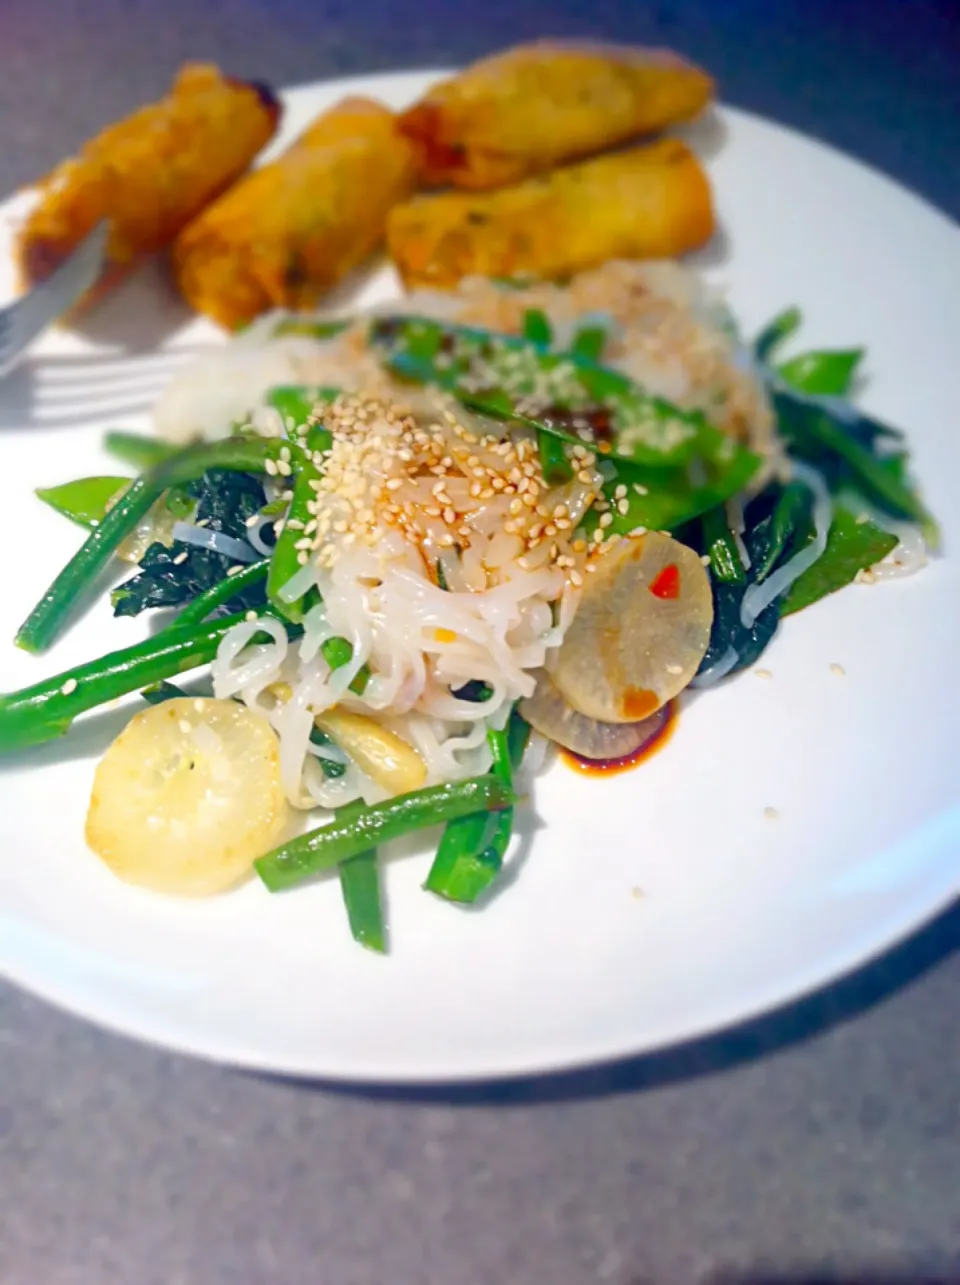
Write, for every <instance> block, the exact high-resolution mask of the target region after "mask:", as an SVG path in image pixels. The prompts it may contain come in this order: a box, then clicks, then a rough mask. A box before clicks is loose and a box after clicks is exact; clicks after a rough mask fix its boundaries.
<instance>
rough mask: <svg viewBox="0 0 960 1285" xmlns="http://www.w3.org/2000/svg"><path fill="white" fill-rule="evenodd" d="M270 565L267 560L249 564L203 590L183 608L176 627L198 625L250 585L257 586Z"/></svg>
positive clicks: (263, 559)
mask: <svg viewBox="0 0 960 1285" xmlns="http://www.w3.org/2000/svg"><path fill="white" fill-rule="evenodd" d="M269 565H270V563H269V560H268V559H267V558H262V559H261V560H260V561H259V562H251V563H250V565H249V566H246V567H244V568H243V570H242V571H238V572H237V573H236V574H235V575H232V576H224V577H223V579H222V580H218V581H217V583H216V584H215V585H211V586H210V588H209V589H205V590H204V592H203V593H200V594H197V596H196V598H194V600H193V601H192V602H191V603H188V605H187V606H186V607H184V609H183V611H181V612H180V614H179V616H177V619H176V622H175V623H176V624H177V625H198V624H199V623H200V622H201V621H202V620H206V618H207V617H208V616H209V615H210V613H211V612H213V611H216V609H217V608H218V607H222V606H223V604H224V603H225V602H229V601H230V599H231V598H236V597H237V595H238V594H241V593H243V592H244V590H246V589H249V588H250V586H251V585H255V584H257V583H258V582H259V581H260V580H262V579H263V578H264V576H265V575H266V574H267V568H268V567H269Z"/></svg>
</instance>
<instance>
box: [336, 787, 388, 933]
mask: <svg viewBox="0 0 960 1285" xmlns="http://www.w3.org/2000/svg"><path fill="white" fill-rule="evenodd" d="M344 810H345V809H344ZM337 873H338V874H339V876H340V892H341V895H342V897H343V904H344V906H346V909H347V919H348V921H349V923H350V931H351V933H352V934H353V939H354V941H357V942H359V943H360V945H361V946H366V948H367V950H372V951H375V952H376V953H377V954H380V955H382V954H384V953H385V952H386V949H387V943H386V932H385V927H384V922H383V906H382V904H381V898H380V862H379V860H378V858H377V850H376V848H373V849H371V850H370V851H369V852H361V853H360V855H359V856H358V857H353V858H352V859H351V860H350V861H342V862H341V863H340V865H339V866H338V867H337Z"/></svg>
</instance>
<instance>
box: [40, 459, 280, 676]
mask: <svg viewBox="0 0 960 1285" xmlns="http://www.w3.org/2000/svg"><path fill="white" fill-rule="evenodd" d="M281 449H286V450H290V451H297V453H298V455H299V454H300V452H299V449H298V448H297V447H296V446H293V447H290V446H289V445H287V444H286V443H284V442H281V441H280V440H278V439H274V438H249V439H247V438H237V437H231V438H227V439H226V440H224V441H221V442H212V443H207V442H199V443H197V444H196V445H195V446H188V447H186V448H185V449H184V450H182V451H179V452H178V453H177V454H176V455H172V456H170V457H169V459H166V460H164V461H163V463H161V464H158V465H157V466H156V467H155V468H153V469H151V470H150V471H149V472H147V473H144V474H142V475H141V476H140V477H138V478H135V479H134V480H133V482H131V483H130V486H129V488H128V489H127V491H126V492H125V494H124V495H123V496H122V498H121V499H120V500H118V501H117V503H116V504H115V505H114V506H113V508H112V509H110V511H109V512H108V513H106V514H105V515H104V518H103V520H102V522H101V523H100V525H99V526H97V527H95V528H94V529H93V530H92V531H91V532H90V534H89V535H88V536H87V538H86V540H85V541H84V542H83V544H82V545H81V546H80V549H79V550H78V551H77V552H76V553H75V554H74V556H73V557H72V558H71V559H70V561H69V562H68V563H67V565H66V566H65V567H64V569H63V570H62V571H61V572H60V574H59V575H58V576H57V577H56V579H55V580H54V582H53V584H52V585H51V586H50V587H49V589H48V590H47V591H46V593H45V594H44V595H43V597H42V598H41V599H40V601H39V602H38V603H37V605H36V606H35V607H34V609H33V611H31V613H30V615H29V616H28V617H27V619H26V620H25V621H24V623H23V624H22V625H21V626H20V629H19V631H18V633H17V637H16V642H17V646H18V647H22V648H23V649H24V650H25V651H33V652H38V651H46V649H47V648H48V647H50V646H51V645H52V644H53V643H54V642H56V640H57V638H59V637H60V635H61V634H62V633H63V631H64V629H65V628H66V626H67V624H68V621H69V617H70V615H71V613H72V611H73V608H74V606H75V604H76V603H77V601H78V600H79V599H82V598H83V597H85V596H86V594H87V592H88V591H89V589H90V588H91V586H92V585H93V584H94V582H95V581H96V579H97V577H98V576H99V574H100V572H101V571H103V569H104V567H106V565H107V563H108V562H109V561H110V559H111V557H112V556H113V554H114V553H115V552H116V549H117V547H118V545H120V543H121V542H122V541H123V539H124V538H125V537H126V536H127V535H129V533H130V532H131V531H132V530H133V529H134V528H135V527H136V525H137V523H138V522H139V521H140V520H141V518H143V517H144V516H145V515H146V513H147V512H148V510H149V509H150V507H151V505H152V504H153V503H154V501H155V500H157V499H158V497H159V496H160V495H162V494H163V492H164V491H167V490H169V489H170V487H173V486H182V485H183V484H184V483H185V482H192V481H194V480H195V479H196V478H198V477H202V475H203V474H204V473H205V472H206V471H207V469H211V468H221V469H233V470H237V471H240V472H245V473H256V472H261V471H263V469H264V467H265V464H266V462H267V460H271V459H275V458H277V456H278V454H279V452H280V450H281Z"/></svg>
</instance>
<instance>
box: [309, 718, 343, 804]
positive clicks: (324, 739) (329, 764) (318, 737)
mask: <svg viewBox="0 0 960 1285" xmlns="http://www.w3.org/2000/svg"><path fill="white" fill-rule="evenodd" d="M310 743H311V745H316V746H318V747H325V746H328V745H333V741H332V740H331V739H330V737H329V736H328V735H327V734H326V732H325V731H324V730H323V729H322V728H320V727H317V726H316V724H314V726H313V727H312V728H311V729H310ZM317 762H318V763H319V764H320V767H321V768H322V770H323V775H324V776H326V777H330V778H331V779H332V778H334V777H339V776H343V774H344V772H346V770H347V766H346V764H345V763H341V762H340V761H339V760H338V759H328V758H323V757H322V756H320V755H317ZM349 806H352V804H351V805H349Z"/></svg>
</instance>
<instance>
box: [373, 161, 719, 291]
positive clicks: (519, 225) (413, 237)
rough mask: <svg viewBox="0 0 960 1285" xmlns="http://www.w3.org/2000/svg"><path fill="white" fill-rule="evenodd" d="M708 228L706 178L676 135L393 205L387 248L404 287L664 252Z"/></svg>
mask: <svg viewBox="0 0 960 1285" xmlns="http://www.w3.org/2000/svg"><path fill="white" fill-rule="evenodd" d="M713 229H714V214H713V203H712V198H711V193H710V184H709V181H708V179H707V176H706V175H705V174H704V172H703V170H702V169H701V167H700V164H699V162H698V161H697V158H696V157H695V156H694V154H693V153H692V152H691V151H690V149H689V148H688V147H687V146H686V145H685V144H684V143H681V142H680V141H679V140H678V139H672V138H668V139H662V140H660V141H658V142H656V143H651V144H649V145H647V146H645V147H636V148H631V149H630V150H628V151H623V152H614V153H611V154H609V155H607V156H600V157H597V158H595V159H594V160H591V161H584V162H582V163H581V164H579V165H571V166H568V167H567V168H565V169H559V170H554V171H553V172H552V173H550V174H544V175H542V176H540V177H537V178H531V179H527V181H526V182H525V183H519V184H517V186H515V187H505V188H501V189H499V190H498V191H495V192H488V193H481V194H473V193H466V192H448V193H441V194H439V195H436V196H432V195H428V196H420V197H415V198H414V199H413V200H411V201H408V202H407V203H406V204H404V205H400V206H398V207H397V208H396V209H395V210H394V211H393V212H392V213H391V215H390V218H389V220H388V224H387V248H388V251H389V254H390V256H391V258H392V259H393V260H394V263H395V264H396V266H397V269H398V270H399V272H400V275H401V276H402V278H403V280H404V282H405V283H406V284H407V285H408V286H417V285H423V286H441V287H442V286H452V285H455V284H456V282H457V281H459V280H460V279H461V278H462V277H468V276H486V277H527V276H529V277H541V278H547V279H550V278H558V277H566V276H570V275H571V274H572V273H574V272H579V271H581V270H582V269H584V268H590V267H594V266H596V265H597V264H600V263H604V262H605V261H606V260H608V259H661V258H671V257H673V256H675V255H679V254H684V253H686V252H687V251H688V250H694V249H696V248H697V247H699V246H701V245H703V244H704V242H705V241H707V240H708V239H709V237H710V235H711V234H712V232H713Z"/></svg>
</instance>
